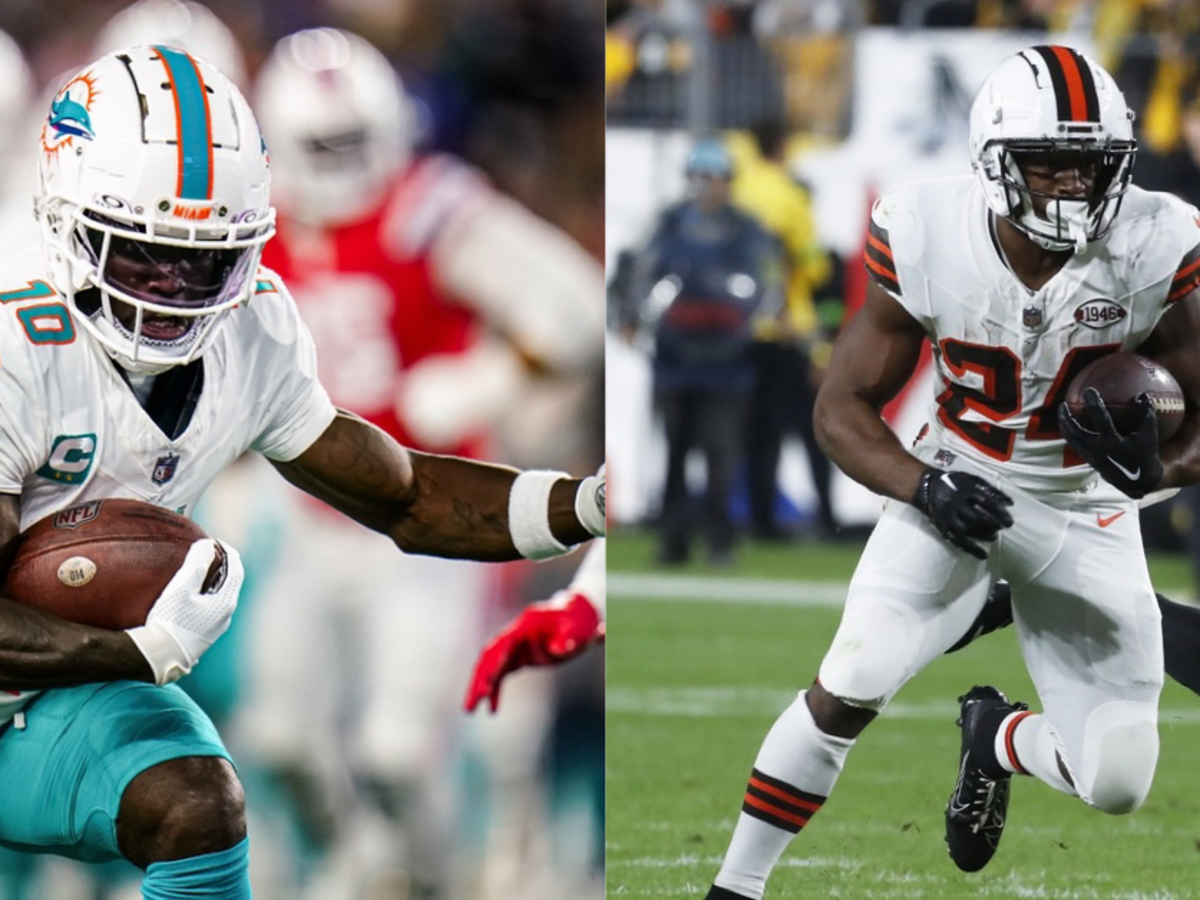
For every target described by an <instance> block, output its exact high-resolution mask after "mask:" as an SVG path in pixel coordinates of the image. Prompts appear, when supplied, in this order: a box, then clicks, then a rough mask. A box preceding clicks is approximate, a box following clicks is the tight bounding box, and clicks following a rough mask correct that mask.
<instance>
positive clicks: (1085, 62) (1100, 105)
mask: <svg viewBox="0 0 1200 900" xmlns="http://www.w3.org/2000/svg"><path fill="white" fill-rule="evenodd" d="M969 146H970V153H971V165H972V168H974V170H975V174H976V176H977V177H978V178H979V183H980V184H981V185H982V186H983V193H984V196H985V197H986V198H987V203H988V206H989V207H991V209H992V211H993V212H995V213H996V215H998V216H1003V217H1005V218H1007V219H1009V221H1011V222H1012V223H1013V224H1014V225H1016V226H1017V227H1018V228H1020V229H1021V230H1022V231H1024V232H1025V233H1026V234H1027V235H1029V237H1030V238H1032V239H1033V240H1034V241H1036V242H1037V243H1038V244H1039V245H1040V246H1042V247H1045V248H1047V249H1050V250H1068V249H1073V250H1075V251H1076V252H1081V251H1082V250H1083V249H1084V248H1085V247H1086V246H1087V244H1088V242H1089V241H1095V240H1098V239H1100V238H1102V237H1103V236H1104V235H1105V234H1107V233H1108V230H1109V229H1110V228H1111V227H1112V224H1113V220H1114V219H1115V218H1116V216H1117V212H1118V211H1119V209H1120V206H1121V198H1122V197H1123V195H1124V194H1125V191H1126V189H1127V188H1128V187H1129V179H1130V177H1131V175H1132V174H1133V161H1134V157H1135V155H1136V154H1137V142H1136V141H1135V140H1134V139H1133V114H1132V113H1131V112H1130V110H1129V107H1128V106H1126V104H1125V98H1124V97H1123V96H1122V94H1121V91H1120V89H1119V88H1118V87H1117V85H1116V82H1114V81H1113V79H1112V76H1110V75H1109V74H1108V73H1107V72H1106V71H1104V69H1102V68H1101V67H1100V66H1099V65H1097V64H1096V63H1095V62H1093V61H1092V60H1091V59H1089V58H1088V57H1086V56H1084V55H1083V54H1082V53H1079V52H1078V51H1076V50H1073V49H1071V48H1070V47H1061V46H1038V47H1030V48H1027V49H1025V50H1022V51H1021V52H1019V53H1017V54H1016V55H1014V56H1011V57H1009V58H1008V59H1007V60H1005V61H1004V62H1002V63H1001V64H1000V65H999V66H998V67H997V68H996V69H995V71H993V72H992V73H991V74H990V75H989V76H988V77H987V79H986V80H985V81H984V83H983V87H981V88H980V90H979V93H978V94H977V95H976V97H975V102H974V104H973V105H972V107H971V120H970V140H969ZM1056 152H1082V153H1087V154H1089V155H1090V154H1094V158H1095V160H1096V162H1097V164H1098V173H1099V174H1098V176H1097V179H1096V184H1095V190H1094V193H1093V194H1092V196H1091V197H1088V198H1086V199H1077V198H1063V197H1057V196H1050V202H1049V205H1048V206H1047V209H1046V214H1045V217H1041V216H1038V215H1037V213H1036V212H1035V211H1034V207H1033V202H1032V199H1033V192H1032V191H1030V189H1029V188H1028V187H1027V186H1026V184H1025V179H1024V177H1023V176H1022V174H1021V167H1020V158H1021V154H1022V153H1056Z"/></svg>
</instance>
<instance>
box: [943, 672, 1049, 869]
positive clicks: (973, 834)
mask: <svg viewBox="0 0 1200 900" xmlns="http://www.w3.org/2000/svg"><path fill="white" fill-rule="evenodd" d="M958 702H959V703H961V704H962V715H961V716H960V717H959V719H958V722H957V723H956V724H957V725H958V726H959V727H960V728H962V751H961V753H960V754H959V758H958V781H957V782H956V783H955V785H954V792H953V793H952V794H951V795H950V802H949V803H947V804H946V845H947V847H948V848H949V850H950V858H951V859H952V860H954V864H955V865H956V866H958V867H959V868H960V869H962V870H963V871H964V872H978V871H979V870H980V869H982V868H983V867H984V866H986V865H987V864H988V863H989V862H990V861H991V859H992V857H993V856H994V855H995V853H996V848H997V847H999V846H1000V836H1001V835H1002V834H1003V833H1004V822H1005V819H1006V818H1007V816H1008V793H1009V789H1010V787H1011V780H1012V776H1011V774H1010V773H1008V772H1005V771H1004V770H1003V769H1001V767H1000V764H999V763H998V762H997V761H996V752H995V748H994V744H993V742H994V741H995V738H996V730H997V729H998V728H999V727H1000V722H1001V721H1002V720H1003V719H1004V717H1005V716H1007V715H1008V714H1009V713H1011V712H1016V711H1017V710H1024V709H1029V706H1028V704H1025V703H1009V702H1008V698H1007V697H1005V696H1004V694H1002V693H1000V691H998V690H996V689H995V688H994V687H973V688H971V690H969V691H967V693H966V694H964V695H963V696H961V697H959V698H958Z"/></svg>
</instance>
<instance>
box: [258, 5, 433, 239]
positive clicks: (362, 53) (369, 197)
mask: <svg viewBox="0 0 1200 900" xmlns="http://www.w3.org/2000/svg"><path fill="white" fill-rule="evenodd" d="M254 100H255V109H256V110H257V111H258V115H259V117H260V121H261V123H262V128H263V134H264V135H265V136H266V139H267V146H269V147H270V148H271V162H272V165H273V166H274V177H275V191H276V201H277V202H278V204H279V207H280V209H282V210H283V212H284V214H285V215H290V216H294V217H295V218H298V219H301V220H303V221H305V222H308V223H310V224H315V225H334V224H339V223H344V222H349V221H353V220H354V219H357V218H359V217H361V216H363V215H365V214H366V213H368V212H369V211H370V210H371V209H372V208H374V207H375V206H377V205H378V204H379V203H380V202H381V201H382V200H383V198H384V194H385V190H386V187H387V185H388V183H389V182H390V181H391V180H392V179H393V178H394V177H395V176H396V174H397V173H398V172H399V171H400V170H401V169H403V168H404V167H405V166H406V165H407V164H408V161H409V159H410V158H411V153H412V145H413V142H414V131H415V128H414V114H413V109H412V104H411V102H410V101H409V99H408V96H407V94H406V93H405V90H404V86H403V84H402V83H401V80H400V77H399V75H397V73H396V71H395V69H393V68H392V65H391V63H389V62H388V61H387V59H386V58H385V57H384V55H383V54H382V53H380V52H379V51H378V50H377V49H375V47H374V46H372V45H371V44H370V43H369V42H368V41H366V40H365V39H364V38H362V37H359V36H358V35H356V34H353V33H351V32H348V31H342V30H339V29H335V28H311V29H307V30H305V31H298V32H296V33H295V34H290V35H288V36H287V37H285V38H283V39H282V40H280V41H279V42H278V43H277V44H276V45H275V47H274V48H273V49H272V51H271V53H270V55H269V56H268V58H267V60H266V62H265V63H263V66H262V68H261V69H260V70H259V73H258V78H257V81H256V82H255V94H254Z"/></svg>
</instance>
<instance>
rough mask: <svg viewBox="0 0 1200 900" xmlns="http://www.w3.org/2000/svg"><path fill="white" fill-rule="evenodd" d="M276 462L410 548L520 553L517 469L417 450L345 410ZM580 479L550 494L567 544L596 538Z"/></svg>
mask: <svg viewBox="0 0 1200 900" xmlns="http://www.w3.org/2000/svg"><path fill="white" fill-rule="evenodd" d="M275 467H276V468H277V469H279V471H280V472H282V473H283V476H284V477H285V478H286V479H287V480H288V481H290V482H291V483H292V484H294V485H296V486H297V487H298V488H300V489H301V490H303V491H307V492H308V493H310V494H312V495H313V496H314V497H317V498H319V499H321V500H324V501H325V502H326V503H328V504H329V505H330V506H332V507H333V508H334V509H338V510H341V511H342V512H343V513H345V514H346V515H348V516H350V518H352V519H354V520H356V521H358V522H360V523H362V524H363V525H366V526H367V527H368V528H372V529H374V530H375V531H379V532H382V533H383V534H386V535H388V536H389V537H390V538H391V539H392V540H393V541H395V542H396V545H397V546H398V547H399V548H400V549H401V550H404V551H406V552H409V553H423V554H427V555H430V556H445V557H450V558H452V559H478V560H485V561H490V562H498V561H502V560H509V559H519V558H520V554H519V553H517V550H516V548H515V547H514V546H513V542H512V538H511V537H510V535H509V527H508V495H509V491H510V490H511V488H512V483H513V480H514V479H515V478H516V477H517V475H518V474H519V473H518V471H517V470H516V469H511V468H509V467H507V466H497V465H492V464H489V463H479V462H473V461H470V460H466V459H460V458H458V457H454V456H435V455H433V454H428V453H418V452H416V451H415V450H409V449H407V448H405V447H402V446H400V445H399V444H398V443H396V441H394V440H393V439H392V438H390V437H388V435H386V434H385V433H384V432H382V431H380V430H379V429H378V428H376V427H375V426H373V425H370V424H368V423H367V422H364V421H363V420H362V419H360V418H358V417H357V416H354V415H352V414H350V413H347V412H342V411H339V413H338V415H337V417H336V418H335V419H334V420H333V422H332V423H331V424H330V426H329V427H328V428H327V429H326V430H325V433H324V434H322V435H321V436H320V437H319V438H317V440H316V442H315V443H314V444H313V445H312V446H311V447H309V448H308V449H307V450H305V451H304V453H302V454H300V456H298V457H297V458H296V459H293V460H291V461H290V462H286V463H281V462H276V463H275ZM579 483H580V482H579V479H577V478H564V479H562V480H560V481H558V482H556V483H555V484H554V486H553V488H552V489H551V492H550V529H551V531H552V532H553V533H554V536H555V537H556V538H558V540H560V541H561V542H562V543H564V544H568V545H570V544H577V543H579V542H581V541H585V540H588V539H589V538H590V537H591V535H590V534H589V533H588V532H587V531H586V530H585V529H584V528H583V527H582V526H581V525H580V523H579V520H578V518H577V517H576V515H575V492H576V491H577V490H578V488H579Z"/></svg>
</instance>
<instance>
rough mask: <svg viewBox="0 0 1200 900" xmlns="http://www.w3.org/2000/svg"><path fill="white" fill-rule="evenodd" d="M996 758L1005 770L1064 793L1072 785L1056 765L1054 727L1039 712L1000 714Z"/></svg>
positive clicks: (1072, 789) (1070, 790) (1071, 791)
mask: <svg viewBox="0 0 1200 900" xmlns="http://www.w3.org/2000/svg"><path fill="white" fill-rule="evenodd" d="M996 759H997V760H999V762H1000V765H1001V766H1002V767H1003V768H1004V769H1005V771H1007V772H1014V773H1016V774H1019V775H1032V776H1034V777H1035V778H1037V779H1038V780H1039V781H1044V782H1046V784H1048V785H1050V787H1052V788H1054V789H1055V790H1058V791H1062V792H1063V793H1064V794H1070V795H1072V796H1075V788H1073V787H1072V786H1071V783H1070V782H1069V781H1067V779H1066V778H1064V777H1063V774H1062V771H1061V770H1060V769H1059V767H1058V747H1057V744H1056V742H1055V740H1054V729H1053V728H1052V727H1051V726H1050V723H1049V722H1047V721H1046V717H1045V716H1043V715H1041V714H1039V713H1031V712H1029V711H1027V710H1026V711H1018V712H1014V713H1010V714H1009V715H1007V716H1005V717H1004V720H1003V721H1002V722H1001V723H1000V729H999V730H998V731H997V732H996Z"/></svg>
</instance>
